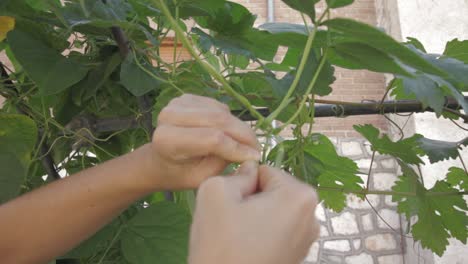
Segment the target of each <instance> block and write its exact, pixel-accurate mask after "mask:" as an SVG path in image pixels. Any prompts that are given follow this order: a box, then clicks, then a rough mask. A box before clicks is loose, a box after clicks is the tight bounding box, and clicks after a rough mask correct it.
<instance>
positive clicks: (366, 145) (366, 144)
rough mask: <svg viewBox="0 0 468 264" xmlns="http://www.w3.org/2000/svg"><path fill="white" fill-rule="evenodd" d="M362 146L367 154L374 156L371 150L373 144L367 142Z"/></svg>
mask: <svg viewBox="0 0 468 264" xmlns="http://www.w3.org/2000/svg"><path fill="white" fill-rule="evenodd" d="M362 145H363V146H364V149H365V150H366V152H367V154H368V155H372V152H373V151H372V149H371V143H369V141H365V142H364V143H362ZM376 154H377V153H376Z"/></svg>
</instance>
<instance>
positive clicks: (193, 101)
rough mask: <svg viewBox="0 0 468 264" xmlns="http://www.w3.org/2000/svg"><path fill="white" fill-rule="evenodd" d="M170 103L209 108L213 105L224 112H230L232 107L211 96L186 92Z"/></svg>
mask: <svg viewBox="0 0 468 264" xmlns="http://www.w3.org/2000/svg"><path fill="white" fill-rule="evenodd" d="M170 104H174V105H179V104H181V105H185V106H192V107H195V108H198V107H200V108H207V107H212V108H215V109H218V110H220V111H223V112H230V109H229V107H228V106H227V105H225V104H223V103H221V102H219V101H217V100H215V99H213V98H209V97H204V96H199V95H194V94H184V95H182V96H179V97H177V98H175V99H173V100H172V101H171V103H170Z"/></svg>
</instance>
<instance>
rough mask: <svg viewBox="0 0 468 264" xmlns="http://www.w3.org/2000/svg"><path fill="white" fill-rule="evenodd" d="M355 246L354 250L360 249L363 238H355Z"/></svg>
mask: <svg viewBox="0 0 468 264" xmlns="http://www.w3.org/2000/svg"><path fill="white" fill-rule="evenodd" d="M353 247H354V250H359V249H360V248H361V239H354V240H353Z"/></svg>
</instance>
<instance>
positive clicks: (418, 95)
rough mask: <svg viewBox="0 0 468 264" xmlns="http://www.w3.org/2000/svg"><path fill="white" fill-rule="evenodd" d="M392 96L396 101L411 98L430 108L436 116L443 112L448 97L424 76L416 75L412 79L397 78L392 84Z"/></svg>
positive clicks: (444, 91) (421, 74) (432, 81)
mask: <svg viewBox="0 0 468 264" xmlns="http://www.w3.org/2000/svg"><path fill="white" fill-rule="evenodd" d="M392 95H394V96H395V97H396V99H410V98H412V97H413V96H414V97H415V99H417V100H419V101H420V102H421V104H422V105H423V107H424V108H427V107H430V108H432V109H433V110H434V111H435V112H436V113H437V114H438V115H440V114H441V113H442V112H443V108H444V104H445V96H448V95H450V94H449V93H448V92H447V91H446V90H444V89H442V88H441V87H440V86H439V85H438V84H437V83H436V82H435V81H434V80H432V79H431V78H430V77H428V76H427V75H426V74H423V73H417V74H415V75H414V77H406V76H399V77H398V79H397V81H395V82H393V90H392Z"/></svg>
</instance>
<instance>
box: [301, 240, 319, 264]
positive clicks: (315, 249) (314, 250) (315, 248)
mask: <svg viewBox="0 0 468 264" xmlns="http://www.w3.org/2000/svg"><path fill="white" fill-rule="evenodd" d="M319 246H320V245H319V244H318V243H317V242H315V243H313V244H312V246H311V247H310V249H309V253H308V254H307V257H306V259H305V260H306V261H309V262H316V261H317V260H318V253H319V249H320V247H319Z"/></svg>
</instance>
